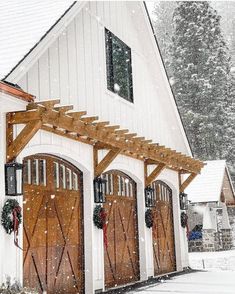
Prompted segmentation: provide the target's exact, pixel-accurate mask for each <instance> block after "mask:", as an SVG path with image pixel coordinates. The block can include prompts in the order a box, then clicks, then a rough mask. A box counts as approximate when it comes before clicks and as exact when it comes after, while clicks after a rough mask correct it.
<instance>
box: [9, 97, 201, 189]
mask: <svg viewBox="0 0 235 294" xmlns="http://www.w3.org/2000/svg"><path fill="white" fill-rule="evenodd" d="M59 103H60V100H49V101H40V102H30V103H29V104H28V105H27V108H26V110H25V111H18V112H11V113H8V114H7V118H6V119H7V121H6V127H7V136H6V137H7V144H6V145H7V146H6V148H7V150H6V154H7V158H6V160H7V162H10V161H13V160H14V159H15V158H16V157H17V156H18V155H19V154H20V152H21V151H22V150H23V149H24V147H25V146H26V145H27V144H28V142H29V141H30V140H31V139H32V138H33V136H34V135H35V134H36V133H37V131H38V130H40V129H41V130H44V131H48V132H51V133H54V134H57V135H60V136H63V137H66V138H69V139H73V140H76V141H80V142H83V143H86V144H90V145H93V146H94V174H95V177H97V176H99V175H101V174H102V173H103V172H104V170H105V169H106V168H107V167H108V166H109V165H110V163H111V162H112V161H113V160H114V159H115V158H116V156H117V155H118V154H123V155H126V156H131V157H134V158H136V159H139V160H142V161H144V163H145V185H146V186H148V185H150V184H151V182H152V181H153V180H154V179H155V178H156V177H157V176H158V175H159V174H160V173H161V171H162V170H163V169H165V168H170V169H173V170H176V171H178V172H179V175H180V179H181V174H189V176H188V178H187V179H186V180H185V181H184V182H183V183H181V184H180V191H184V189H185V188H186V187H187V186H188V185H189V183H190V182H191V181H192V180H193V179H194V178H195V177H196V175H197V174H199V173H200V171H201V169H202V167H203V166H204V163H203V162H201V161H199V160H196V159H193V158H191V157H189V156H186V155H183V154H182V153H180V152H176V151H175V150H172V149H170V148H166V147H165V146H161V145H159V144H157V143H152V140H146V139H145V138H144V137H138V136H137V134H136V133H130V132H129V131H128V130H127V129H120V126H119V125H110V124H109V122H108V121H99V120H98V119H99V118H98V117H97V116H92V117H89V116H86V114H87V113H86V111H79V112H73V111H72V110H73V106H71V105H68V106H60V105H59ZM18 124H24V125H25V126H24V128H23V129H22V131H21V132H20V133H19V134H18V135H17V136H16V137H14V134H13V126H14V125H18ZM101 149H105V150H108V153H107V154H106V156H105V157H104V158H103V159H102V160H101V161H100V162H98V151H99V150H101ZM148 165H155V166H154V169H153V171H152V172H151V173H150V174H148V172H147V170H148V168H147V167H148ZM180 182H181V181H180Z"/></svg>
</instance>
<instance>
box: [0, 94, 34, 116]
mask: <svg viewBox="0 0 235 294" xmlns="http://www.w3.org/2000/svg"><path fill="white" fill-rule="evenodd" d="M27 104H28V102H26V101H23V100H20V99H18V98H16V97H14V96H11V95H9V94H7V93H2V92H0V112H1V113H6V112H12V111H19V110H25V108H26V106H27Z"/></svg>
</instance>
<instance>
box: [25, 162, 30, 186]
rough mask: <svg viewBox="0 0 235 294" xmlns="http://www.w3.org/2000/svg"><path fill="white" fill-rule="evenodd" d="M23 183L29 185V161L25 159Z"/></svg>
mask: <svg viewBox="0 0 235 294" xmlns="http://www.w3.org/2000/svg"><path fill="white" fill-rule="evenodd" d="M24 183H25V184H29V185H30V184H31V161H30V159H27V160H25V161H24Z"/></svg>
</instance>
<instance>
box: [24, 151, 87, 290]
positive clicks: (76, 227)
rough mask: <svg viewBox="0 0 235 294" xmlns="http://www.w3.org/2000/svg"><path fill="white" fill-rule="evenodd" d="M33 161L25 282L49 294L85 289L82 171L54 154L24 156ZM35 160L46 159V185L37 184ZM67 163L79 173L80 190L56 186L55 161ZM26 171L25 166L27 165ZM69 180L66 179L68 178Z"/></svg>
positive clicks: (26, 186) (28, 193) (27, 201)
mask: <svg viewBox="0 0 235 294" xmlns="http://www.w3.org/2000/svg"><path fill="white" fill-rule="evenodd" d="M28 160H30V161H29V162H30V163H31V164H30V166H31V171H32V177H31V179H32V182H31V183H30V184H29V183H28V180H27V179H28V174H27V175H25V177H24V179H25V184H24V241H23V248H24V286H27V287H31V288H35V287H36V288H37V289H38V291H39V293H42V292H43V291H47V293H48V294H59V293H61V294H62V293H83V291H84V264H83V255H84V254H83V251H84V249H83V225H82V219H83V215H82V206H83V205H82V174H81V172H80V171H79V170H77V169H76V168H75V167H74V166H72V165H71V164H69V163H67V162H65V161H63V160H60V159H58V158H55V157H51V156H46V155H38V156H30V157H27V158H25V160H24V163H25V164H26V163H27V162H28ZM33 160H45V161H46V185H45V186H44V185H42V184H40V182H39V184H38V185H37V184H35V183H33V181H34V176H33V168H34V165H33ZM55 163H57V164H58V165H59V166H60V165H63V166H65V169H67V168H68V169H70V170H71V171H72V173H74V174H76V175H77V177H78V190H77V191H75V190H72V189H68V188H66V189H63V188H62V182H61V181H62V176H61V174H60V178H59V181H60V187H59V188H56V187H55V180H54V174H55V171H54V164H55ZM25 171H26V169H25ZM66 181H67V180H66Z"/></svg>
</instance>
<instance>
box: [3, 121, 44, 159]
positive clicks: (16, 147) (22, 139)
mask: <svg viewBox="0 0 235 294" xmlns="http://www.w3.org/2000/svg"><path fill="white" fill-rule="evenodd" d="M41 126H42V122H41V121H40V120H37V121H31V122H29V123H28V124H26V125H25V127H24V128H23V130H22V131H21V132H20V133H19V135H18V136H17V137H16V138H15V139H14V140H13V141H12V142H11V143H10V144H9V145H8V146H7V158H6V160H7V162H10V161H13V160H14V159H15V158H16V157H17V156H18V155H19V154H20V152H21V151H22V150H23V149H24V147H25V146H26V145H27V144H28V142H29V141H30V140H31V139H32V138H33V136H34V135H35V134H36V133H37V131H38V130H39V129H40V128H41ZM7 127H8V126H7ZM8 133H9V130H8V129H7V134H8Z"/></svg>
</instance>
